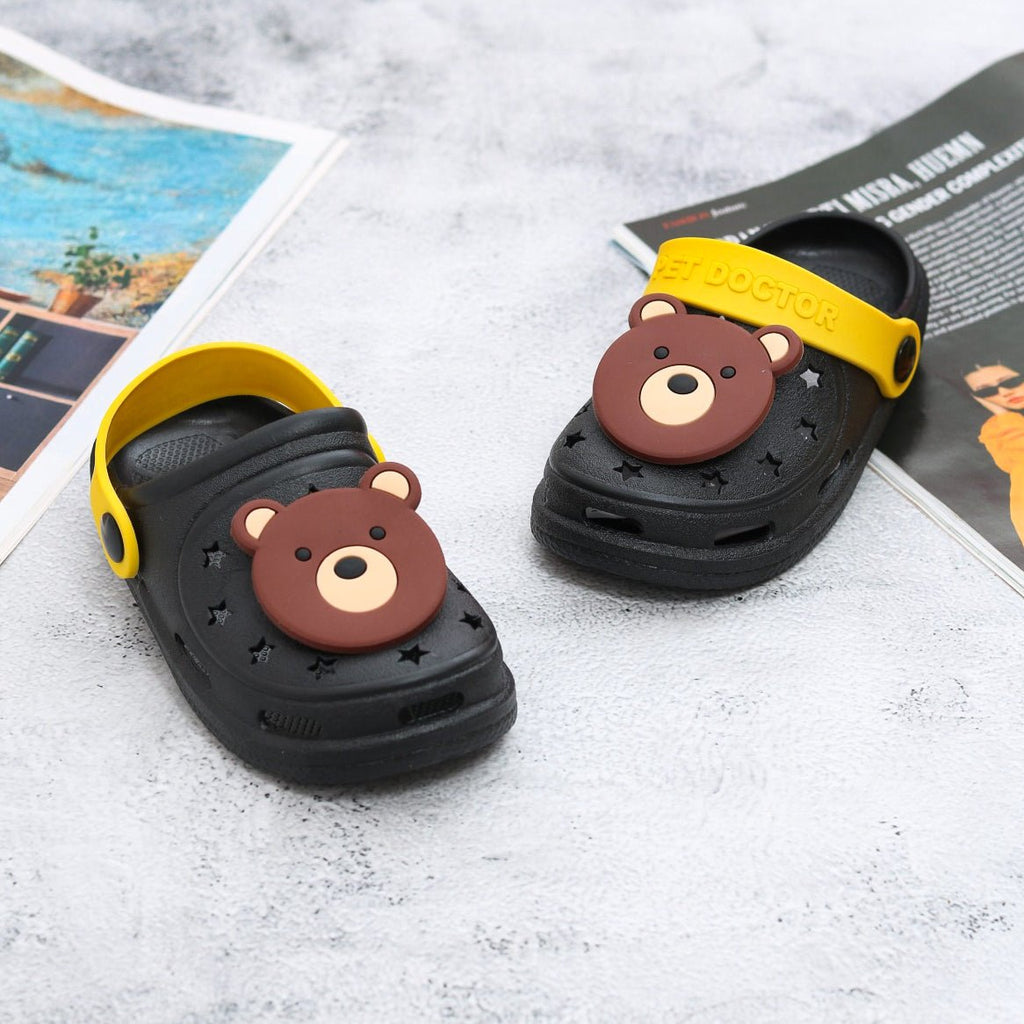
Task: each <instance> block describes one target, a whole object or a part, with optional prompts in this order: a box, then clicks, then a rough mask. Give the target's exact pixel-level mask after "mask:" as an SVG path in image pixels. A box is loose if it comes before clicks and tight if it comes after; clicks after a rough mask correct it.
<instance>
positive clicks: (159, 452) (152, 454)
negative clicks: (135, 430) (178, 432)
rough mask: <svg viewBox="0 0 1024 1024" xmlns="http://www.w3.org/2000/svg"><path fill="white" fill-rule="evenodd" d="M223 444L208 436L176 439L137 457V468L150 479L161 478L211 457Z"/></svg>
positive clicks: (201, 435) (197, 435) (157, 445)
mask: <svg viewBox="0 0 1024 1024" xmlns="http://www.w3.org/2000/svg"><path fill="white" fill-rule="evenodd" d="M222 443H223V442H221V441H219V440H218V439H217V438H215V437H210V436H209V435H208V434H192V435H190V436H189V437H179V438H175V439H174V440H173V441H163V442H162V443H160V444H155V445H153V447H152V448H147V449H146V450H145V451H144V452H142V453H140V454H139V455H137V456H136V457H135V466H136V468H137V469H140V470H143V471H144V472H145V473H147V474H148V475H149V477H150V478H152V477H154V476H160V475H161V474H163V473H169V472H170V471H171V470H172V469H180V468H181V467H182V466H187V465H188V464H189V463H190V462H195V460H196V459H201V458H202V457H203V456H204V455H209V454H210V452H213V451H216V450H217V449H218V448H220V447H221V445H222Z"/></svg>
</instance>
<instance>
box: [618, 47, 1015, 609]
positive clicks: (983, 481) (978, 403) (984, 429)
mask: <svg viewBox="0 0 1024 1024" xmlns="http://www.w3.org/2000/svg"><path fill="white" fill-rule="evenodd" d="M801 210H835V211H840V212H853V213H858V214H861V215H863V216H868V217H873V218H874V219H876V220H877V221H879V222H880V223H882V224H885V225H886V226H887V227H891V228H893V229H894V230H896V231H898V232H899V233H900V234H901V235H902V236H903V237H904V238H905V239H906V240H907V242H908V243H909V245H910V246H911V248H912V249H913V250H914V253H915V254H916V256H917V257H918V259H920V261H921V263H922V264H923V265H924V268H925V270H926V271H927V273H928V279H929V283H930V286H931V308H930V312H929V314H928V323H927V330H926V333H925V339H924V347H923V350H922V357H921V364H920V368H919V370H918V372H917V375H916V377H915V380H914V381H913V383H912V384H911V386H910V388H909V389H908V390H907V392H906V394H904V396H903V397H902V398H901V399H900V400H899V402H898V403H897V405H896V409H895V412H894V415H893V418H892V420H891V422H890V425H889V427H888V428H887V430H886V433H885V434H884V436H883V438H882V440H881V441H880V443H879V445H878V449H877V450H876V451H875V453H874V455H873V456H872V459H871V465H872V466H873V468H874V469H875V470H876V471H877V472H879V473H880V474H881V475H882V476H883V477H885V478H886V479H887V480H889V481H890V482H891V483H892V484H894V485H895V486H896V487H897V488H899V489H900V490H901V491H903V492H904V493H905V494H906V495H908V496H909V497H910V498H911V499H912V500H914V501H915V502H916V503H917V504H918V505H919V506H920V507H921V508H922V509H923V510H924V511H925V512H926V513H927V514H928V515H930V516H931V517H932V518H933V519H934V520H935V521H936V522H938V523H939V524H940V525H942V526H943V527H944V528H945V529H947V530H948V531H949V532H951V533H952V534H953V535H954V536H955V537H957V538H958V539H959V540H961V541H962V542H963V543H964V544H966V545H967V546H968V547H969V548H971V549H972V550H973V551H974V552H975V553H976V554H977V555H978V556H979V557H980V558H982V559H983V560H984V561H985V562H986V563H987V564H989V565H990V566H991V567H992V568H993V569H994V570H995V571H997V572H998V573H1000V575H1002V576H1003V577H1004V578H1005V579H1006V580H1007V582H1009V583H1010V584H1011V585H1012V586H1014V587H1015V588H1016V589H1017V590H1018V591H1020V592H1021V593H1024V331H1022V330H1021V325H1020V318H1021V309H1020V306H1021V304H1022V302H1024V54H1018V55H1017V56H1014V57H1009V58H1007V59H1005V60H1002V61H1000V62H998V63H996V64H994V65H992V66H991V67H989V68H987V69H986V70H985V71H983V72H981V73H980V74H978V75H976V76H975V77H973V78H971V79H969V80H968V81H966V82H965V83H963V84H962V85H960V86H958V87H957V88H955V89H953V90H952V91H950V92H948V93H947V94H946V95H944V96H943V97H941V98H940V99H938V100H936V101H935V102H934V103H932V104H930V105H929V106H927V107H925V108H924V109H923V110H921V111H919V112H918V113H916V114H914V115H912V116H911V117H909V118H907V119H905V120H903V121H901V122H899V123H898V124H895V125H893V126H892V127H891V128H887V129H886V130H884V131H882V132H880V133H879V134H877V135H875V136H873V137H872V138H870V139H869V140H868V141H867V142H864V143H863V144H861V145H859V146H856V147H854V148H853V149H849V150H847V151H846V152H843V153H840V154H838V155H837V156H833V157H830V158H829V159H827V160H824V161H822V162H821V163H819V164H816V165H815V166H813V167H809V168H807V169H805V170H802V171H799V172H797V173H796V174H792V175H790V176H788V177H786V178H783V179H781V180H779V181H775V182H772V183H770V184H767V185H762V186H759V187H756V188H752V189H748V190H747V191H745V192H738V193H735V194H734V195H729V196H724V197H721V198H717V199H712V200H708V201H705V202H703V203H699V204H696V205H693V206H688V207H685V208H683V209H679V210H673V211H671V212H669V213H664V214H659V215H658V216H655V217H648V218H646V219H644V220H638V221H634V222H632V223H629V224H625V225H623V226H621V227H619V228H618V229H617V230H616V231H615V233H614V235H613V237H614V240H615V241H616V242H617V243H618V244H619V245H621V246H622V247H623V248H624V249H625V250H626V252H627V253H628V254H629V255H630V256H631V257H632V258H633V259H634V260H635V261H636V262H637V263H638V264H639V265H640V266H641V267H642V268H643V269H644V270H646V271H648V272H650V271H651V269H652V268H653V266H654V261H655V255H656V252H657V249H658V247H659V246H660V245H661V243H662V242H664V241H665V240H666V239H669V238H673V237H677V236H680V235H700V236H704V237H717V238H724V239H727V240H730V241H736V242H742V241H743V240H744V239H746V238H748V237H749V236H750V235H751V234H752V233H753V232H754V231H756V230H757V228H758V227H760V226H762V225H764V224H766V223H768V222H770V221H772V220H775V219H777V218H779V217H783V216H786V215H788V214H792V213H796V212H799V211H801Z"/></svg>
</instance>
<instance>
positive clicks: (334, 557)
mask: <svg viewBox="0 0 1024 1024" xmlns="http://www.w3.org/2000/svg"><path fill="white" fill-rule="evenodd" d="M316 588H317V590H318V591H319V593H320V596H321V597H322V598H323V599H324V600H325V601H326V602H327V603H328V604H329V605H330V606H331V607H332V608H336V609H337V610H338V611H341V612H372V611H375V610H376V609H378V608H381V607H383V606H384V605H386V604H387V603H388V601H390V600H391V598H392V597H394V596H395V591H397V590H398V572H397V570H396V569H395V566H394V564H393V563H392V561H391V559H390V558H388V556H387V555H385V554H384V553H383V552H381V551H378V550H377V549H376V548H370V547H365V546H364V545H362V544H352V545H348V546H347V547H343V548H337V549H335V550H334V551H332V552H331V553H330V554H329V555H327V557H326V558H324V559H323V560H322V561H321V562H320V565H319V567H318V568H317V571H316Z"/></svg>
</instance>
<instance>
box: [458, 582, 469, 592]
mask: <svg viewBox="0 0 1024 1024" xmlns="http://www.w3.org/2000/svg"><path fill="white" fill-rule="evenodd" d="M455 589H456V590H461V591H462V592H463V593H464V594H468V593H469V591H468V590H467V589H466V588H465V587H464V586H463V585H462V580H456V581H455Z"/></svg>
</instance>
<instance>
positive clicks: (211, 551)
mask: <svg viewBox="0 0 1024 1024" xmlns="http://www.w3.org/2000/svg"><path fill="white" fill-rule="evenodd" d="M203 554H204V555H205V556H206V557H205V558H204V559H203V568H204V569H219V568H221V562H223V561H224V552H223V551H221V549H220V546H219V545H218V544H217V542H216V541H214V542H213V543H212V544H211V545H210V546H209V547H208V548H203Z"/></svg>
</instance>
